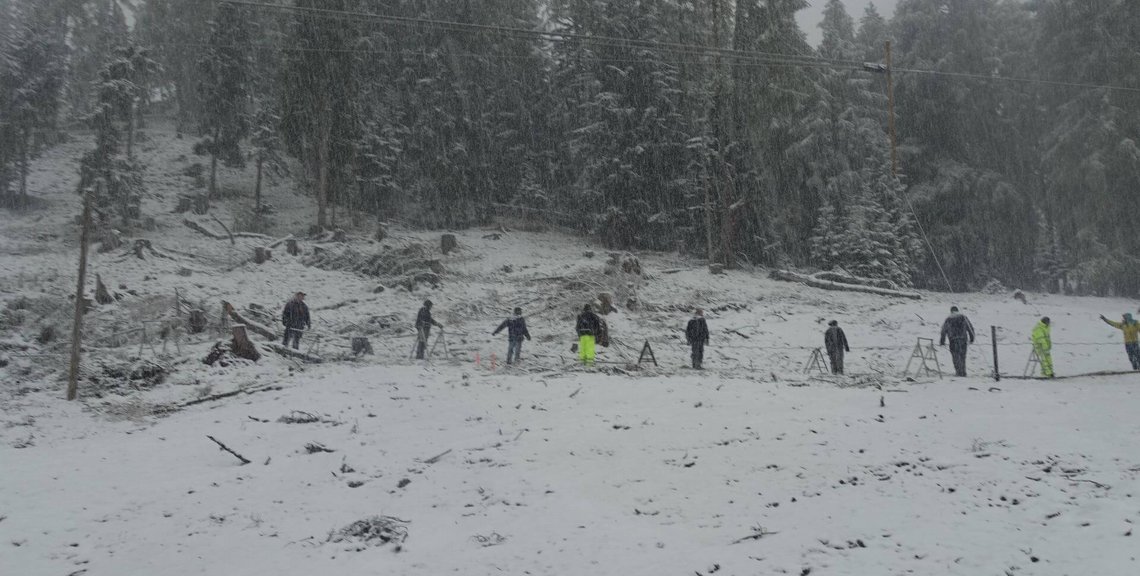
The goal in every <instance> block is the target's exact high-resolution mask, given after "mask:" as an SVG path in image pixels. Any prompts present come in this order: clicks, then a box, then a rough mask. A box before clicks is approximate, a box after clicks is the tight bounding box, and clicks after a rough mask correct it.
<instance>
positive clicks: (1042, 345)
mask: <svg viewBox="0 0 1140 576" xmlns="http://www.w3.org/2000/svg"><path fill="white" fill-rule="evenodd" d="M1031 339H1032V340H1033V351H1034V352H1036V353H1037V359H1038V360H1040V361H1041V375H1042V376H1044V377H1046V378H1052V377H1053V334H1052V323H1051V322H1050V321H1049V317H1048V316H1046V317H1044V318H1042V319H1041V321H1040V322H1038V323H1037V325H1036V326H1034V327H1033V335H1032V336H1031Z"/></svg>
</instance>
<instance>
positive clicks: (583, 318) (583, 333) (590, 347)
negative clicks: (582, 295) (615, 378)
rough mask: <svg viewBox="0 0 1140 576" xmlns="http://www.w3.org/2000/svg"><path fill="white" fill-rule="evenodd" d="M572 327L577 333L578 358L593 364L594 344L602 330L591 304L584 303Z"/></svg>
mask: <svg viewBox="0 0 1140 576" xmlns="http://www.w3.org/2000/svg"><path fill="white" fill-rule="evenodd" d="M574 329H575V331H576V332H577V333H578V359H579V360H581V361H582V364H585V365H586V366H593V365H594V345H595V344H596V343H597V338H598V337H599V336H600V335H601V332H602V319H601V318H598V315H597V314H594V309H593V307H592V306H590V305H589V304H586V306H585V307H583V308H582V313H581V314H579V315H578V322H577V324H575V326H574Z"/></svg>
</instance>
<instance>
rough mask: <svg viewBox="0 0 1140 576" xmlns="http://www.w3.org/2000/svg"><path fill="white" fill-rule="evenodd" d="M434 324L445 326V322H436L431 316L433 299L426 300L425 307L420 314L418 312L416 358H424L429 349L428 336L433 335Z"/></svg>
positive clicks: (440, 326)
mask: <svg viewBox="0 0 1140 576" xmlns="http://www.w3.org/2000/svg"><path fill="white" fill-rule="evenodd" d="M432 326H438V327H439V328H441V329H442V328H443V324H440V323H439V322H436V321H435V319H433V318H432V317H431V300H424V305H423V308H420V312H419V314H416V360H423V359H424V351H425V350H427V342H428V337H429V336H431V327H432Z"/></svg>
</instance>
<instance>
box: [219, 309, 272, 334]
mask: <svg viewBox="0 0 1140 576" xmlns="http://www.w3.org/2000/svg"><path fill="white" fill-rule="evenodd" d="M222 309H223V310H225V312H226V314H228V315H229V316H230V318H232V319H233V321H234V322H237V323H238V324H244V325H245V327H246V328H248V329H249V330H250V331H251V332H254V333H256V334H258V335H260V336H264V337H266V338H268V339H269V340H271V341H276V340H278V339H280V336H278V335H277V333H276V332H274V331H273V330H272V329H270V328H269V327H267V326H265V325H263V324H258V323H257V322H251V321H250V320H248V319H246V318H245V317H244V316H242V315H241V314H239V313H238V311H237V309H236V308H234V305H233V304H230V303H229V302H226V301H225V300H223V301H222Z"/></svg>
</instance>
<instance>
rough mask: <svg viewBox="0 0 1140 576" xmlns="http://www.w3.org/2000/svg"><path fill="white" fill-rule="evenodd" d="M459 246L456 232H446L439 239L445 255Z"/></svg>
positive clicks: (440, 247)
mask: <svg viewBox="0 0 1140 576" xmlns="http://www.w3.org/2000/svg"><path fill="white" fill-rule="evenodd" d="M456 248H459V240H456V239H455V234H444V235H443V237H441V238H440V239H439V249H440V250H441V251H443V253H444V255H447V253H449V252H451V251H452V250H455V249H456Z"/></svg>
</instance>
